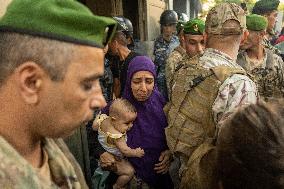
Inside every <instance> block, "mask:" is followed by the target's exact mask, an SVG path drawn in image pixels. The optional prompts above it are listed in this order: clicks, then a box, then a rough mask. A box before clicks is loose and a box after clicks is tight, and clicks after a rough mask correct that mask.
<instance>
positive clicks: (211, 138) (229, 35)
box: [165, 3, 257, 189]
mask: <svg viewBox="0 0 284 189" xmlns="http://www.w3.org/2000/svg"><path fill="white" fill-rule="evenodd" d="M247 35H248V34H247V31H246V24H245V15H244V11H243V10H242V8H241V7H239V6H238V5H236V4H233V3H221V4H218V5H217V6H216V7H214V8H212V9H211V10H210V11H209V13H208V15H207V18H206V22H205V39H206V40H205V41H206V49H205V51H204V54H203V55H202V56H201V57H200V58H198V57H196V56H194V57H193V58H192V59H190V60H187V61H189V62H188V63H184V65H185V66H183V67H182V68H180V69H179V70H178V71H177V73H176V79H175V83H174V85H173V90H172V95H171V101H170V102H169V103H168V104H167V107H165V111H166V113H167V118H168V124H169V126H168V127H167V128H166V135H167V142H168V146H169V148H170V150H171V151H172V152H173V153H174V155H176V156H177V157H179V158H180V160H181V168H180V172H179V173H180V176H181V185H180V188H181V189H187V188H194V189H211V188H217V186H216V184H217V178H216V174H217V173H216V172H217V170H216V150H215V140H216V137H217V135H216V133H217V130H216V128H219V126H220V124H221V123H222V122H223V121H224V120H226V119H227V118H228V116H230V115H231V114H232V113H233V112H234V111H235V110H236V109H237V108H238V107H241V106H245V105H248V104H251V103H255V102H256V100H257V91H256V86H255V84H254V83H253V81H252V80H251V79H249V78H248V77H247V76H246V75H245V71H244V70H243V69H242V68H241V67H240V66H239V65H237V64H236V62H235V61H234V60H235V59H236V58H237V53H238V49H239V45H240V42H241V40H242V39H243V38H245V37H246V36H247Z"/></svg>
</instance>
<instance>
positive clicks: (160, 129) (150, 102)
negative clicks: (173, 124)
mask: <svg viewBox="0 0 284 189" xmlns="http://www.w3.org/2000/svg"><path fill="white" fill-rule="evenodd" d="M155 79H156V71H155V65H154V63H153V62H152V61H151V59H150V58H148V57H146V56H137V57H135V58H134V59H133V60H132V61H131V62H130V64H129V67H128V71H127V80H126V85H125V89H124V93H123V95H122V97H123V98H125V99H127V100H128V101H129V102H130V103H131V104H133V105H134V106H135V108H136V110H137V118H136V120H135V121H134V123H133V127H132V128H131V129H130V131H128V132H127V144H128V146H129V147H131V148H133V149H134V148H138V147H141V148H142V149H144V152H145V155H144V156H143V157H142V158H134V157H131V158H128V160H129V162H130V163H131V164H132V166H133V167H134V169H135V172H136V173H135V175H136V178H137V179H135V180H136V181H137V183H135V184H134V186H135V185H136V186H138V187H137V188H141V183H144V184H145V183H147V185H148V186H149V188H151V189H152V188H153V189H172V188H173V183H172V181H171V178H170V176H169V174H168V169H169V166H170V156H171V155H170V151H169V150H168V147H167V142H166V136H165V127H166V126H167V120H166V116H165V114H164V111H163V107H164V105H165V103H166V101H165V99H164V97H163V96H162V95H161V93H160V92H159V91H158V89H157V86H156V84H155ZM107 111H108V110H107V108H106V109H105V110H104V111H103V112H105V113H106V112H107ZM105 154H107V153H105ZM105 157H106V156H105ZM100 159H101V162H102V156H101V158H100ZM105 161H106V162H107V161H110V159H108V160H106V159H105ZM141 181H143V182H141ZM132 184H133V183H132ZM139 185H140V187H139ZM131 188H133V186H131ZM143 188H144V187H143Z"/></svg>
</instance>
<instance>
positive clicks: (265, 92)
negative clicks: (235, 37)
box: [237, 14, 284, 100]
mask: <svg viewBox="0 0 284 189" xmlns="http://www.w3.org/2000/svg"><path fill="white" fill-rule="evenodd" d="M246 22H247V29H248V30H249V36H248V38H247V40H246V41H245V42H244V43H243V44H242V45H241V49H243V51H240V53H239V55H238V58H237V63H238V64H239V65H240V66H242V67H243V68H244V69H245V70H246V71H247V72H248V73H250V74H251V75H252V76H253V77H254V81H255V82H256V84H257V89H258V92H259V95H260V96H261V97H263V98H264V99H265V100H267V99H268V98H281V97H283V95H284V81H283V79H284V77H283V76H284V68H283V66H284V65H283V61H282V59H281V57H280V56H278V55H276V54H275V53H274V52H273V51H271V50H269V49H267V48H265V47H264V45H263V43H262V41H263V38H264V37H265V30H266V27H267V19H266V18H265V17H263V16H260V15H256V14H252V15H248V16H246Z"/></svg>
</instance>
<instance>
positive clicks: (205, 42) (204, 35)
mask: <svg viewBox="0 0 284 189" xmlns="http://www.w3.org/2000/svg"><path fill="white" fill-rule="evenodd" d="M203 39H204V44H205V48H206V47H207V41H208V34H207V33H206V32H204V33H203Z"/></svg>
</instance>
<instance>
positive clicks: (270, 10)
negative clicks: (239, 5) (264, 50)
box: [252, 0, 280, 49]
mask: <svg viewBox="0 0 284 189" xmlns="http://www.w3.org/2000/svg"><path fill="white" fill-rule="evenodd" d="M279 3H280V1H279V0H260V1H257V2H256V3H255V5H254V7H253V9H252V14H258V15H262V16H264V17H266V18H267V20H268V25H267V27H266V32H267V33H266V37H265V40H264V43H265V45H266V46H267V47H269V48H271V49H274V48H273V46H272V45H275V41H276V39H277V37H276V35H275V32H274V26H275V23H276V19H277V8H278V5H279Z"/></svg>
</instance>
